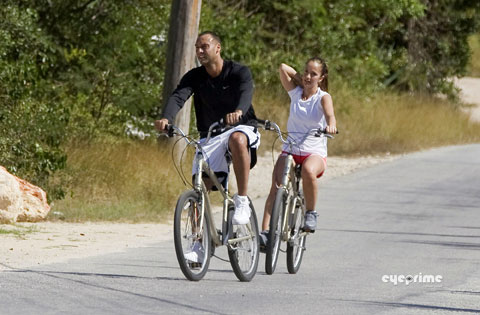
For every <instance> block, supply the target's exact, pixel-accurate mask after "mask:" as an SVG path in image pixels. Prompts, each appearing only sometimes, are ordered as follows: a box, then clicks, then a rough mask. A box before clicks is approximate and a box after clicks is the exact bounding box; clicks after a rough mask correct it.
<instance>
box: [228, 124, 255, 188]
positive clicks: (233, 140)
mask: <svg viewBox="0 0 480 315" xmlns="http://www.w3.org/2000/svg"><path fill="white" fill-rule="evenodd" d="M228 147H229V149H230V153H231V154H232V162H233V170H234V171H235V177H236V178H237V188H238V195H239V196H246V195H247V189H248V175H249V173H250V153H249V152H248V139H247V136H246V135H245V134H244V133H242V132H234V133H232V134H231V136H230V138H229V140H228Z"/></svg>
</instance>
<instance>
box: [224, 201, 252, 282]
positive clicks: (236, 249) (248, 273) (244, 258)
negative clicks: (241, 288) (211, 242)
mask: <svg viewBox="0 0 480 315" xmlns="http://www.w3.org/2000/svg"><path fill="white" fill-rule="evenodd" d="M248 200H249V205H250V210H251V215H250V222H249V223H248V224H246V225H232V233H231V236H232V238H236V237H242V236H247V235H248V234H249V233H250V231H251V232H253V233H254V235H253V238H252V239H249V240H244V241H240V242H238V243H234V244H232V245H231V246H228V257H229V258H230V264H231V265H232V269H233V272H234V273H235V275H236V276H237V278H238V280H240V281H242V282H249V281H251V280H252V279H253V277H254V276H255V274H256V273H257V268H258V260H259V257H260V241H259V234H258V233H259V232H258V222H257V215H256V213H255V209H254V207H253V204H252V201H251V200H250V198H249V199H248ZM231 218H232V215H231V216H229V219H230V220H231ZM230 222H231V221H230ZM249 228H250V230H249Z"/></svg>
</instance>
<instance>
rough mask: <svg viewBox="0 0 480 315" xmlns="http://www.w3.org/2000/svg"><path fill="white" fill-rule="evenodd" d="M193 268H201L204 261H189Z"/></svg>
mask: <svg viewBox="0 0 480 315" xmlns="http://www.w3.org/2000/svg"><path fill="white" fill-rule="evenodd" d="M189 265H190V268H191V269H201V268H202V263H196V262H191V263H189Z"/></svg>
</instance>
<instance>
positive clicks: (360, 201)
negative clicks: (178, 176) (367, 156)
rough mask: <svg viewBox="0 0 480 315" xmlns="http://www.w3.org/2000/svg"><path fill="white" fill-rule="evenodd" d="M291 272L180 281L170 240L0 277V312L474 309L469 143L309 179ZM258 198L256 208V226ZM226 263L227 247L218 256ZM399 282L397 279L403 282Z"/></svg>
mask: <svg viewBox="0 0 480 315" xmlns="http://www.w3.org/2000/svg"><path fill="white" fill-rule="evenodd" d="M319 187H320V194H319V198H320V201H319V205H318V206H319V209H321V210H320V218H319V230H318V231H317V232H316V233H315V234H312V235H310V236H309V237H308V239H307V251H306V253H305V256H304V260H303V263H302V266H301V268H300V271H299V273H298V274H296V275H289V274H288V272H287V269H286V263H285V254H284V253H281V256H280V258H279V259H280V261H279V265H278V267H277V271H276V272H275V274H274V275H272V276H268V275H266V274H265V272H264V261H265V260H264V256H263V255H262V257H261V260H260V264H259V270H258V273H257V275H256V277H255V278H254V280H253V281H252V282H250V283H241V282H239V281H238V280H237V279H236V277H235V275H234V274H233V272H232V271H231V267H230V264H229V263H228V262H224V261H221V260H219V259H213V260H212V261H211V265H210V270H209V272H208V273H207V275H206V277H205V278H204V279H203V280H202V281H200V282H190V281H187V280H185V279H184V277H183V275H182V273H181V271H180V269H179V267H178V265H177V261H176V258H175V253H174V248H173V242H172V241H169V242H161V243H158V244H156V245H155V246H152V247H148V248H137V249H130V250H128V251H126V252H123V253H117V254H109V255H104V256H98V257H93V258H89V259H77V260H71V261H69V262H68V263H65V264H55V265H43V266H39V267H36V268H32V269H16V268H15V267H14V266H11V267H12V269H10V270H7V271H3V272H0V301H1V302H0V314H173V313H175V314H191V313H195V314H197V313H211V314H268V313H278V314H287V313H290V314H291V313H313V314H464V313H467V314H468V313H480V268H479V267H480V145H465V146H454V147H445V148H439V149H434V150H429V151H425V152H420V153H415V154H411V155H408V156H405V157H403V158H400V159H398V160H395V161H393V162H389V163H385V164H381V165H377V166H375V167H372V168H370V169H366V170H363V171H359V172H357V173H354V174H351V175H346V176H343V177H341V178H338V179H334V180H331V181H328V182H325V183H323V182H322V181H320V182H319ZM263 202H264V200H256V202H255V204H256V208H257V211H258V212H259V215H258V217H259V220H260V219H261V211H260V210H261V208H263ZM217 254H218V256H220V257H221V258H224V259H226V258H227V253H226V249H225V248H223V247H221V248H218V249H217ZM402 280H403V281H402Z"/></svg>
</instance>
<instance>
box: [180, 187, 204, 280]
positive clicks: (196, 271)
mask: <svg viewBox="0 0 480 315" xmlns="http://www.w3.org/2000/svg"><path fill="white" fill-rule="evenodd" d="M200 201H201V198H200V194H199V193H198V192H196V191H194V190H190V191H186V192H184V193H183V194H182V195H181V196H180V198H179V199H178V202H177V206H176V207H175V217H174V227H173V238H174V242H175V252H176V254H177V260H178V264H179V265H180V268H181V269H182V272H183V274H184V275H185V277H186V278H187V279H188V280H191V281H199V280H201V279H202V278H203V277H204V276H205V274H206V273H207V270H208V265H209V263H210V255H209V254H207V253H210V251H211V249H210V246H211V240H210V234H209V221H208V215H207V212H206V211H203V215H202V211H201V205H200Z"/></svg>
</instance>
